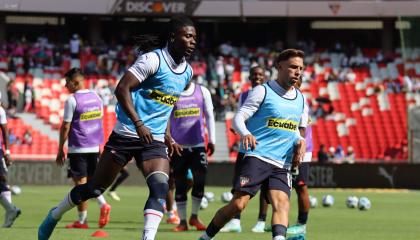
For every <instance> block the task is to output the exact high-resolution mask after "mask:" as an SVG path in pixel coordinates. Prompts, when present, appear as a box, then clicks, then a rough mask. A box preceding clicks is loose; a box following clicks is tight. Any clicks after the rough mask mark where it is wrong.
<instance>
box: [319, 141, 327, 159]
mask: <svg viewBox="0 0 420 240" xmlns="http://www.w3.org/2000/svg"><path fill="white" fill-rule="evenodd" d="M318 162H319V163H328V154H327V152H326V151H325V145H324V144H321V146H319V151H318Z"/></svg>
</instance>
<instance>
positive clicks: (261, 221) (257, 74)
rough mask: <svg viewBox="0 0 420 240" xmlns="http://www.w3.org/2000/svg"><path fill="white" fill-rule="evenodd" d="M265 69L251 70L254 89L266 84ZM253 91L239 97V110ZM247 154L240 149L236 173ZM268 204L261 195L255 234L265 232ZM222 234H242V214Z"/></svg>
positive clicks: (250, 78)
mask: <svg viewBox="0 0 420 240" xmlns="http://www.w3.org/2000/svg"><path fill="white" fill-rule="evenodd" d="M265 79H266V77H265V69H264V68H263V67H261V66H255V67H252V68H251V69H250V70H249V80H250V81H251V86H252V88H255V87H256V86H258V85H261V84H263V83H264V82H265ZM250 91H252V89H251V90H248V91H245V92H242V93H241V95H239V101H238V106H239V108H240V107H241V106H242V105H243V103H244V102H245V100H246V98H247V97H248V95H249V93H250ZM244 154H245V149H244V148H242V147H240V148H239V152H238V156H237V157H236V162H235V171H237V168H238V167H239V166H240V164H239V163H240V161H241V160H242V159H243V157H244ZM267 205H268V204H267V202H266V200H265V196H264V194H263V193H260V208H259V212H258V222H257V224H256V225H255V226H254V227H253V228H252V231H253V232H264V228H265V218H266V216H267ZM220 231H221V232H241V231H242V227H241V214H238V215H236V216H235V217H234V218H233V219H232V220H230V221H229V222H228V223H226V225H225V226H224V227H223V228H222V229H220Z"/></svg>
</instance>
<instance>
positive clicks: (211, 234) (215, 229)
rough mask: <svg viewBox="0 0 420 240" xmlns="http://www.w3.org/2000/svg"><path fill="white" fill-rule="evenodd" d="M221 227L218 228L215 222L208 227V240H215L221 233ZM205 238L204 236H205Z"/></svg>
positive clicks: (206, 233)
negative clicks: (212, 239) (213, 239)
mask: <svg viewBox="0 0 420 240" xmlns="http://www.w3.org/2000/svg"><path fill="white" fill-rule="evenodd" d="M220 229H221V227H218V226H216V225H215V224H214V223H213V221H211V222H210V224H209V225H208V226H207V230H206V232H205V235H206V236H207V237H208V239H211V238H213V237H214V236H215V235H216V234H217V233H218V232H219V231H220ZM203 236H204V234H203ZM204 239H207V238H204Z"/></svg>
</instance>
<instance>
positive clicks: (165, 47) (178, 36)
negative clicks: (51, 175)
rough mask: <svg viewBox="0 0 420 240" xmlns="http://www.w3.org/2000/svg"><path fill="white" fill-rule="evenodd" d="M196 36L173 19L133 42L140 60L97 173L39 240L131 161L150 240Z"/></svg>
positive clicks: (51, 216) (187, 24)
mask: <svg viewBox="0 0 420 240" xmlns="http://www.w3.org/2000/svg"><path fill="white" fill-rule="evenodd" d="M196 36H197V34H196V30H195V27H194V24H193V22H192V21H191V20H190V19H188V18H186V17H174V18H172V19H171V21H170V22H169V23H168V31H167V34H166V35H165V36H162V37H156V36H151V35H143V36H142V37H140V38H138V43H139V50H140V51H141V52H142V53H143V54H142V55H140V56H139V57H138V59H137V60H136V62H135V63H134V64H133V66H131V67H130V69H129V70H128V72H127V73H126V74H125V75H124V76H123V77H122V79H121V80H120V82H119V84H118V86H117V88H116V90H115V95H116V97H117V99H118V105H117V107H116V114H117V123H116V126H115V127H114V130H113V132H112V134H111V135H110V137H109V139H108V142H107V143H106V145H105V149H104V152H103V153H102V155H101V158H100V161H99V164H98V168H97V170H96V171H95V174H94V176H93V177H92V179H91V180H89V181H88V182H87V183H86V184H83V185H79V186H76V187H75V188H73V189H72V191H71V192H70V194H68V195H67V196H66V197H65V198H64V200H63V201H62V202H61V203H60V204H59V205H58V206H57V207H55V208H53V209H52V210H51V211H50V212H49V213H48V215H47V217H46V218H45V219H44V221H43V223H42V224H41V226H40V227H39V229H38V239H40V240H44V239H49V237H50V236H51V234H52V232H53V230H54V228H55V226H56V224H57V222H58V221H59V220H60V218H61V217H62V215H63V214H64V213H65V212H67V211H68V210H70V209H71V208H73V207H74V206H75V205H78V204H79V203H81V202H83V201H86V200H87V199H90V198H93V197H97V196H98V195H100V194H102V193H103V192H104V191H105V190H106V188H107V187H109V186H110V185H111V184H112V182H113V181H114V179H115V177H116V176H117V174H118V173H119V172H120V171H121V169H122V168H123V167H124V166H125V165H126V164H127V163H128V162H129V161H130V160H131V159H132V158H133V157H134V159H135V160H136V163H137V166H138V167H139V169H141V171H142V173H143V175H144V177H145V179H146V183H147V186H148V188H149V193H150V194H149V197H148V199H147V201H146V204H145V206H144V229H143V236H142V239H144V240H145V239H147V240H153V239H155V235H156V233H157V229H158V227H159V224H160V221H161V219H162V216H163V211H164V205H165V199H166V195H167V193H168V188H169V187H168V173H169V161H168V149H167V147H166V146H169V147H172V145H171V139H170V136H169V134H168V133H167V132H168V131H167V123H168V119H169V116H170V114H171V111H172V108H173V106H174V104H175V103H176V102H177V100H178V98H179V96H180V95H181V92H182V91H183V90H184V89H185V87H186V85H187V83H188V82H189V81H190V80H191V77H192V68H191V66H190V65H189V64H188V63H187V62H186V60H185V58H186V57H189V56H191V54H192V53H193V52H194V49H195V46H196ZM165 134H166V135H165ZM164 142H166V143H167V144H166V146H165V143H164ZM169 154H171V149H170V152H169Z"/></svg>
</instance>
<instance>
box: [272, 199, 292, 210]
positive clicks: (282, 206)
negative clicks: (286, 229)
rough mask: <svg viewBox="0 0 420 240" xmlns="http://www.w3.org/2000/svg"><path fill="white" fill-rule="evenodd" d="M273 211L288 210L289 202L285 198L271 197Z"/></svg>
mask: <svg viewBox="0 0 420 240" xmlns="http://www.w3.org/2000/svg"><path fill="white" fill-rule="evenodd" d="M271 206H272V208H273V212H289V208H290V204H289V201H288V200H286V199H281V200H280V199H273V201H272V202H271Z"/></svg>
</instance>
